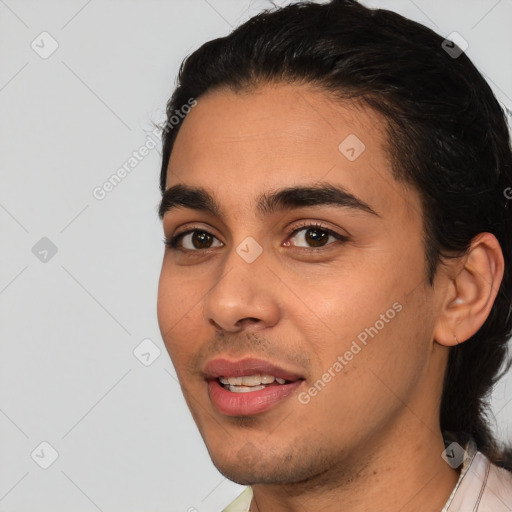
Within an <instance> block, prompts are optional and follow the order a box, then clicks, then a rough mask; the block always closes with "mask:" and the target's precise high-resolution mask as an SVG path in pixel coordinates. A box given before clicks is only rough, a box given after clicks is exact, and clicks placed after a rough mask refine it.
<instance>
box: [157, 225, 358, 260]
mask: <svg viewBox="0 0 512 512" xmlns="http://www.w3.org/2000/svg"><path fill="white" fill-rule="evenodd" d="M306 228H308V230H309V229H315V230H318V231H324V232H325V233H327V234H329V235H332V236H333V237H334V238H336V240H338V241H339V242H346V241H348V239H349V238H348V237H347V236H345V235H341V234H339V233H337V232H336V231H333V230H332V229H329V228H327V227H325V226H322V225H321V224H318V223H313V224H308V223H304V224H302V225H300V226H295V227H294V228H293V229H291V230H290V231H289V232H288V233H287V235H286V236H287V238H289V237H291V236H295V235H296V234H297V233H298V232H299V231H302V230H303V229H306ZM196 231H199V232H201V233H207V234H208V235H211V236H213V237H214V238H217V237H215V235H213V234H212V233H210V232H209V231H207V230H205V229H203V228H200V227H199V226H193V227H192V228H190V229H189V230H187V231H184V232H183V233H179V234H178V235H176V236H173V237H172V238H170V239H168V238H164V240H163V243H164V244H165V245H166V247H168V248H169V249H171V250H173V251H181V252H183V253H198V254H204V253H205V252H207V251H209V250H210V249H195V250H192V249H182V248H181V247H180V246H179V242H180V241H181V239H182V238H183V237H184V236H186V235H188V234H190V233H194V232H196ZM329 245H333V243H330V244H327V245H325V246H322V247H318V248H316V247H309V248H308V247H299V248H298V249H301V250H303V251H306V252H318V251H322V250H325V248H326V247H328V246H329ZM214 249H215V247H214Z"/></svg>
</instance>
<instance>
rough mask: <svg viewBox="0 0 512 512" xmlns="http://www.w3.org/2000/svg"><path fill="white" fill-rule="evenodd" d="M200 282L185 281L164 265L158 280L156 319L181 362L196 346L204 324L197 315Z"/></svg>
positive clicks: (167, 342) (164, 337)
mask: <svg viewBox="0 0 512 512" xmlns="http://www.w3.org/2000/svg"><path fill="white" fill-rule="evenodd" d="M195 288H197V285H194V281H192V280H183V279H182V278H180V276H179V274H178V273H176V272H170V271H168V270H167V269H166V268H165V266H164V267H163V268H162V272H161V274H160V280H159V283H158V299H157V318H158V325H159V327H160V333H161V335H162V339H163V341H164V343H165V346H166V348H167V352H168V353H169V355H170V357H171V359H172V361H173V363H174V364H175V366H176V363H177V362H179V361H181V360H182V359H184V358H185V357H186V355H187V354H188V353H190V352H191V351H192V350H193V349H194V340H199V339H200V336H199V335H198V333H197V332H196V331H197V329H198V328H200V326H201V322H200V321H198V317H197V316H198V315H199V314H200V311H201V302H199V303H198V300H197V295H198V294H197V290H196V289H195ZM178 364H179V363H178Z"/></svg>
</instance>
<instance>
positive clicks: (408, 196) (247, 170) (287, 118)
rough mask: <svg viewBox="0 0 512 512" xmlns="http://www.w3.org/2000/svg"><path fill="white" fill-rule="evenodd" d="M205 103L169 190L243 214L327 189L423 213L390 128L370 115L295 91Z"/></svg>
mask: <svg viewBox="0 0 512 512" xmlns="http://www.w3.org/2000/svg"><path fill="white" fill-rule="evenodd" d="M197 101H198V103H197V106H196V107H194V108H193V109H192V110H191V111H190V113H189V114H188V115H187V117H186V118H185V120H184V122H183V124H182V126H181V128H180V131H179V133H178V136H177V138H176V141H175V143H174V148H173V151H172V153H171V157H170V160H169V165H168V173H167V188H169V187H171V186H173V185H176V184H187V185H191V186H201V187H203V188H207V189H208V190H210V191H212V192H213V193H214V194H215V196H216V198H217V199H218V201H219V202H221V203H223V204H225V205H226V207H227V209H229V210H231V211H233V210H236V211H239V212H242V211H244V210H247V209H251V208H252V209H255V208H256V203H255V202H254V201H253V199H254V198H256V197H260V196H261V195H262V194H264V193H265V192H267V191H268V190H277V189H280V188H285V187H291V186H297V185H315V184H318V183H320V182H322V183H332V184H333V185H341V186H343V187H344V188H345V189H346V190H347V191H349V192H352V193H353V194H354V195H356V196H358V197H360V198H362V199H363V200H364V201H365V202H366V203H368V204H370V205H372V207H373V208H374V209H375V210H376V211H382V212H386V211H389V210H393V211H398V212H400V211H404V210H408V209H410V208H413V209H415V210H416V211H418V210H419V200H418V197H417V195H416V194H415V193H414V191H413V190H409V189H408V188H407V187H405V185H403V184H400V183H398V182H396V181H395V180H394V179H393V177H392V173H391V163H390V160H389V156H388V152H387V136H386V126H385V122H384V120H383V119H382V117H381V116H380V115H379V114H378V113H376V112H375V111H373V110H372V109H370V108H366V107H363V106H361V105H358V104H356V103H354V102H349V101H343V102H342V101H340V100H335V99H334V98H332V97H330V96H329V95H328V94H327V93H325V92H323V91H320V90H318V89H314V88H312V87H311V86H304V85H294V84H272V85H270V84H267V85H263V86H260V87H258V88H254V89H251V90H249V91H242V92H234V91H232V90H229V89H222V90H215V91H213V92H210V93H208V94H206V95H204V96H201V97H200V98H199V99H198V100H197Z"/></svg>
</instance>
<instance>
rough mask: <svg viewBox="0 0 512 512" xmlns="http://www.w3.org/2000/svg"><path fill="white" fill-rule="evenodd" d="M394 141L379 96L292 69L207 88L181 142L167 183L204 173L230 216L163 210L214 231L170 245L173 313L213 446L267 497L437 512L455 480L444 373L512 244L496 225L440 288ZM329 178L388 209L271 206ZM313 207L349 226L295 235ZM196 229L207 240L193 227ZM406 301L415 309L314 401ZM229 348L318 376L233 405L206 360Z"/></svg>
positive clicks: (276, 508)
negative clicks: (344, 89)
mask: <svg viewBox="0 0 512 512" xmlns="http://www.w3.org/2000/svg"><path fill="white" fill-rule="evenodd" d="M350 134H355V135H357V137H358V138H359V139H360V140H361V141H363V143H364V145H365V151H364V152H363V153H362V154H361V155H360V156H359V157H358V158H357V159H356V160H354V161H350V160H349V159H347V158H346V156H345V155H344V154H343V153H342V152H340V150H339V149H338V146H339V144H340V143H341V142H342V141H343V140H344V139H345V138H346V137H347V136H348V135H350ZM386 143H387V141H386V136H385V124H384V121H383V119H382V118H381V117H380V116H379V115H378V114H377V113H375V112H374V111H372V110H371V109H369V108H365V107H363V106H360V105H359V106H358V105H356V104H354V103H349V102H340V101H334V100H333V99H331V98H329V97H328V96H327V95H326V93H325V92H320V91H318V90H315V89H314V88H312V87H308V86H305V85H293V84H273V85H270V84H264V85H260V86H258V87H257V88H255V89H251V90H250V91H242V92H237V93H235V92H233V91H231V90H217V91H213V92H210V93H208V94H206V95H204V96H201V97H200V98H199V99H198V105H197V106H196V107H195V108H193V109H192V111H191V112H190V114H189V115H188V116H187V118H186V119H185V121H184V123H183V125H182V127H181V129H180V132H179V134H178V137H177V140H176V142H175V146H174V149H173V152H172V155H171V158H170V161H169V166H168V175H167V187H170V186H172V185H176V184H179V183H181V184H187V185H195V186H202V187H205V188H207V189H208V190H209V191H210V192H211V193H212V194H213V195H214V196H215V198H216V200H217V201H218V203H219V204H220V205H221V207H222V210H223V214H224V215H223V216H221V217H216V216H213V215H211V214H209V213H204V212H201V211H196V210H191V209H187V208H179V209H176V210H172V211H170V212H168V213H166V214H165V215H164V218H163V228H164V232H165V235H166V237H168V238H170V237H171V236H173V235H175V234H178V233H180V232H184V231H186V230H187V229H190V228H192V227H194V226H198V228H199V230H205V231H207V232H208V233H211V234H212V235H213V237H214V238H213V239H212V242H211V245H212V248H211V249H210V252H208V251H205V250H204V249H203V250H202V252H201V249H195V251H196V252H195V253H194V254H193V255H191V254H190V253H189V255H187V254H186V253H184V252H180V251H179V250H174V251H173V250H171V249H169V248H167V249H166V251H165V254H164V258H163V265H162V271H161V277H160V283H159V292H158V320H159V324H160V329H161V333H162V337H163V340H164V342H165V344H166V347H167V350H168V352H169V355H170V357H171V359H172V362H173V364H174V366H175V368H176V372H177V375H178V378H179V380H180V384H181V387H182V390H183V393H184V396H185V399H186V401H187V403H188V406H189V408H190V410H191V413H192V415H193V417H194V420H195V422H196V424H197V426H198V428H199V431H200V433H201V435H202V437H203V439H204V441H205V443H206V446H207V448H208V451H209V453H210V456H211V458H212V460H213V462H214V464H215V465H216V467H217V468H218V469H219V471H221V472H222V473H223V474H224V475H226V476H227V477H228V478H230V479H231V480H234V481H236V482H238V483H242V484H250V485H252V486H253V490H254V499H253V502H252V505H251V511H258V512H270V511H272V512H281V511H299V510H300V511H313V510H315V511H318V510H323V511H337V512H339V511H340V510H343V512H353V511H358V512H362V511H368V512H369V511H375V510H379V511H381V512H397V511H399V510H404V511H405V510H415V511H416V512H423V511H424V512H427V511H431V512H434V511H440V510H441V508H442V507H443V505H444V503H445V502H446V500H447V499H448V497H449V495H450V493H451V491H452V489H453V487H454V486H455V484H456V481H457V478H458V475H459V472H458V471H457V470H454V469H452V468H451V467H450V466H449V465H448V464H447V463H446V462H445V461H444V460H443V459H442V458H441V453H442V451H443V450H444V444H443V441H442V436H441V431H440V427H439V406H440V397H441V390H442V379H443V375H444V370H445V367H446V362H447V357H448V353H449V347H450V346H452V345H454V344H455V343H456V341H455V338H454V333H455V334H456V335H457V341H458V342H463V341H464V340H466V339H467V338H469V337H470V336H471V335H472V334H474V332H476V331H477V330H478V328H479V327H480V326H481V325H482V324H483V322H484V321H485V318H486V317H487V315H488V314H489V311H490V308H491V307H492V303H493V301H494V298H495V296H496V293H497V290H498V288H499V283H500V281H501V278H502V276H503V257H502V253H501V250H500V248H499V244H498V242H497V240H496V239H495V237H494V236H493V235H490V234H488V233H485V234H481V235H479V237H477V238H476V239H475V240H474V241H473V244H472V247H471V250H470V252H469V253H468V254H467V255H465V256H464V257H461V258H458V259H454V260H449V262H447V263H446V265H443V266H441V267H440V268H439V270H438V273H437V275H436V279H435V283H434V286H433V287H430V286H429V284H428V281H427V278H426V277H427V276H426V273H425V258H424V247H423V241H422V209H421V204H420V199H419V195H418V193H417V192H416V191H415V190H413V189H411V188H407V187H406V186H404V185H403V184H400V183H398V182H396V181H394V179H393V178H392V175H391V167H390V163H389V159H388V156H387V152H386ZM317 183H332V184H335V185H342V186H344V187H345V188H346V189H348V190H349V191H350V192H352V193H353V194H354V195H356V196H358V197H359V198H361V199H362V200H364V201H365V202H366V203H368V204H369V205H370V206H371V207H372V208H373V209H374V210H375V212H376V213H377V214H378V215H370V214H367V213H364V212H360V211H354V210H349V209H341V208H337V207H335V206H314V207H307V208H300V209H290V210H284V211H280V212H276V213H274V214H272V215H269V216H258V215H257V214H256V211H255V201H256V198H257V197H258V196H259V195H260V194H261V193H263V192H267V191H270V190H274V189H280V188H284V187H290V186H296V185H313V184H317ZM302 221H304V222H303V223H304V224H307V225H309V224H313V223H315V222H317V223H320V224H322V225H323V226H325V227H327V228H329V229H332V230H334V231H335V232H337V233H339V234H340V235H345V236H347V237H348V240H347V241H344V242H341V241H337V240H336V239H334V238H332V237H329V240H328V241H326V243H325V244H324V247H323V248H321V250H319V249H316V251H317V252H316V253H314V252H311V251H310V252H308V248H310V249H311V247H312V246H311V245H309V244H308V242H307V241H308V240H310V238H308V237H307V236H306V235H307V233H308V228H304V229H303V230H302V231H300V232H298V233H296V234H295V235H291V236H288V232H289V230H291V228H293V227H294V226H295V227H297V228H299V227H300V226H301V223H302ZM248 236H251V237H253V238H254V239H255V240H256V241H257V242H258V243H259V245H260V246H261V247H262V249H263V252H262V254H261V255H260V256H259V257H258V258H257V259H256V260H255V261H253V262H252V263H247V262H246V261H245V260H244V259H242V258H241V257H240V256H239V254H238V253H237V252H236V248H237V246H238V245H239V244H240V243H241V242H242V241H243V240H244V239H245V238H246V237H248ZM182 243H183V244H185V247H186V248H188V249H189V250H190V251H193V250H194V246H193V245H192V242H191V236H188V237H185V239H184V240H182ZM197 254H199V255H198V256H197ZM394 303H399V304H400V305H401V306H402V309H401V310H400V312H399V313H397V314H396V315H395V316H394V318H393V319H391V320H389V321H388V322H386V323H385V325H384V327H383V328H382V329H380V330H379V332H378V334H377V335H375V336H374V337H373V338H371V337H369V338H368V342H367V345H366V346H362V349H361V350H360V351H359V352H358V353H357V354H356V355H354V357H353V359H352V360H350V361H348V362H347V364H346V366H344V367H343V369H342V371H340V372H339V373H336V377H334V378H332V379H331V381H330V382H329V383H328V384H327V385H326V386H325V387H324V388H323V389H322V390H321V391H320V392H319V393H318V394H317V395H316V396H314V397H312V398H311V400H310V401H309V403H307V404H303V403H300V401H299V400H298V394H299V393H300V392H303V391H305V390H306V391H307V389H308V388H310V387H311V386H312V385H313V384H314V383H315V382H316V381H317V380H318V379H319V378H321V377H322V375H323V374H324V373H325V372H326V371H327V370H328V369H329V368H332V367H333V364H334V363H335V362H336V361H337V360H338V359H337V358H338V356H340V355H341V356H343V354H345V352H346V351H347V350H349V349H350V346H351V343H352V341H353V340H355V339H357V336H358V334H359V333H361V332H362V331H364V330H365V328H369V327H370V326H374V325H375V324H376V321H377V320H379V319H380V318H381V315H382V314H385V313H386V311H387V310H389V309H390V308H392V305H393V304H394ZM219 356H223V357H225V358H227V359H230V360H235V359H239V358H242V357H257V358H260V359H264V360H269V361H272V362H273V363H274V364H276V365H278V366H281V367H284V368H286V369H289V370H294V371H297V372H298V373H300V374H301V375H303V376H304V377H305V381H304V382H303V383H302V384H301V387H300V388H299V390H297V392H295V393H294V394H293V395H291V396H290V397H288V398H287V399H285V400H283V401H282V402H281V403H279V404H277V405H276V406H275V407H273V408H271V409H269V410H267V411H266V412H264V413H261V414H259V415H256V416H251V417H249V416H243V417H232V416H226V415H223V414H221V413H220V412H219V411H217V409H215V408H214V406H213V405H212V403H211V401H210V399H209V394H208V387H207V384H206V382H205V380H204V376H203V374H202V373H201V372H202V369H203V368H204V365H205V363H206V362H207V361H208V360H210V359H211V358H213V357H219ZM341 505H342V506H343V508H342V509H341V508H340V507H341Z"/></svg>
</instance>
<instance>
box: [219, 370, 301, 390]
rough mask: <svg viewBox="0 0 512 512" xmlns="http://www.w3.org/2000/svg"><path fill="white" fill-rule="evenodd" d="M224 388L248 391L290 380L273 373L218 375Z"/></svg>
mask: <svg viewBox="0 0 512 512" xmlns="http://www.w3.org/2000/svg"><path fill="white" fill-rule="evenodd" d="M217 380H218V382H219V383H220V384H221V385H222V386H223V387H224V389H226V390H228V391H231V392H233V393H250V392H252V391H259V390H261V389H265V388H268V387H272V386H282V385H284V384H290V383H291V382H292V381H290V380H286V379H281V378H279V377H274V376H273V375H260V374H255V375H247V376H244V377H218V378H217Z"/></svg>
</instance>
